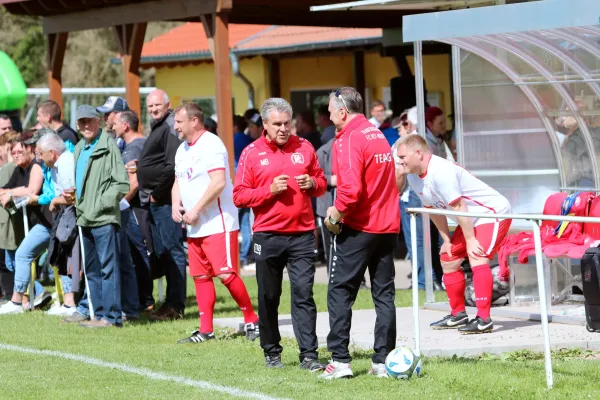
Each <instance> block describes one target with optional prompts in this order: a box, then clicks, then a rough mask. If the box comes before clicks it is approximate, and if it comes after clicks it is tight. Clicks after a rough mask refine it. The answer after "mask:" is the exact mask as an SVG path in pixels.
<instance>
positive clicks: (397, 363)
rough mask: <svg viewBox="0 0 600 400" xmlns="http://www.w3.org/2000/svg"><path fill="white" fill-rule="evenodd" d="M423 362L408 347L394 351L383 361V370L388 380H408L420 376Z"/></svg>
mask: <svg viewBox="0 0 600 400" xmlns="http://www.w3.org/2000/svg"><path fill="white" fill-rule="evenodd" d="M422 365H423V361H422V360H421V357H419V356H417V355H416V354H415V353H413V351H412V350H411V349H409V348H408V347H398V348H396V349H394V350H393V351H392V352H391V353H390V354H388V356H387V357H386V359H385V370H386V372H387V374H388V376H389V377H390V378H396V379H410V378H411V377H412V376H416V377H418V376H419V375H421V369H422Z"/></svg>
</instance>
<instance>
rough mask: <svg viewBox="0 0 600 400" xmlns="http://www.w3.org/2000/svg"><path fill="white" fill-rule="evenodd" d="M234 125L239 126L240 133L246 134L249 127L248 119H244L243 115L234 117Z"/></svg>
mask: <svg viewBox="0 0 600 400" xmlns="http://www.w3.org/2000/svg"><path fill="white" fill-rule="evenodd" d="M233 125H234V126H237V129H238V132H244V131H245V130H246V128H247V127H248V123H247V122H246V119H245V118H244V117H242V116H241V115H234V116H233ZM234 133H235V132H234Z"/></svg>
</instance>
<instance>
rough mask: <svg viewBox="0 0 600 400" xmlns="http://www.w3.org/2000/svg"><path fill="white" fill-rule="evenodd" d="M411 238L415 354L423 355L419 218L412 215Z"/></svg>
mask: <svg viewBox="0 0 600 400" xmlns="http://www.w3.org/2000/svg"><path fill="white" fill-rule="evenodd" d="M410 237H411V238H413V240H411V244H410V245H411V246H412V296H413V299H412V300H413V319H414V325H415V330H414V335H415V353H416V354H417V355H418V356H420V355H421V331H420V326H419V253H418V252H417V241H416V240H415V239H414V238H416V237H417V216H416V215H415V214H414V213H410Z"/></svg>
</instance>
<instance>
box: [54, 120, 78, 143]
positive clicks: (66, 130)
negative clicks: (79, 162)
mask: <svg viewBox="0 0 600 400" xmlns="http://www.w3.org/2000/svg"><path fill="white" fill-rule="evenodd" d="M56 134H57V135H58V136H60V138H61V139H62V140H63V141H65V142H66V141H69V142H71V143H73V146H75V145H76V144H77V142H79V137H78V136H77V132H75V131H74V130H73V129H72V128H71V127H70V126H69V125H67V124H63V126H61V127H60V128H58V129H57V130H56Z"/></svg>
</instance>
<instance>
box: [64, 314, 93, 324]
mask: <svg viewBox="0 0 600 400" xmlns="http://www.w3.org/2000/svg"><path fill="white" fill-rule="evenodd" d="M89 319H90V317H88V316H87V315H83V314H81V313H79V312H77V311H75V313H73V315H71V316H69V317H67V318H63V320H62V322H63V323H65V324H73V323H75V322H84V321H87V320H89Z"/></svg>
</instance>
